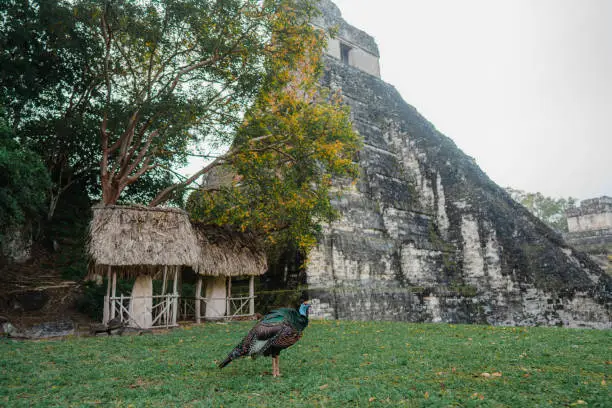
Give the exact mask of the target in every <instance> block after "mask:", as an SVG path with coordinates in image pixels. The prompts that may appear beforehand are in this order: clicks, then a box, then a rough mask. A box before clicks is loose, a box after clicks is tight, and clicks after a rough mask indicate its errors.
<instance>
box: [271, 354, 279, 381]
mask: <svg viewBox="0 0 612 408" xmlns="http://www.w3.org/2000/svg"><path fill="white" fill-rule="evenodd" d="M278 357H279V356H274V357H272V375H273V376H274V377H280V365H279V364H278Z"/></svg>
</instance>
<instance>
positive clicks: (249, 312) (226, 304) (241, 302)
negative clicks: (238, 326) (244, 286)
mask: <svg viewBox="0 0 612 408" xmlns="http://www.w3.org/2000/svg"><path fill="white" fill-rule="evenodd" d="M189 300H191V301H192V302H193V304H194V305H195V304H196V303H197V302H198V301H199V302H200V307H199V308H198V307H197V306H196V307H194V316H195V319H196V321H197V322H199V321H201V320H206V319H210V318H211V317H210V316H211V315H214V317H213V318H216V319H230V320H231V319H233V318H237V317H247V316H253V315H254V314H255V296H241V297H231V298H205V297H200V298H191V299H189ZM218 305H223V306H221V307H220V308H221V310H217V311H216V312H217V313H207V312H206V311H207V309H209V308H215V307H217V306H218ZM198 309H199V310H200V316H197V313H196V311H197V310H198ZM209 312H210V311H209Z"/></svg>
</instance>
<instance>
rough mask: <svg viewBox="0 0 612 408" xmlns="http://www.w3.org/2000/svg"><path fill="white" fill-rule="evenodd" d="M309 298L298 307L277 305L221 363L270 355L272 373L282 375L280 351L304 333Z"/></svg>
mask: <svg viewBox="0 0 612 408" xmlns="http://www.w3.org/2000/svg"><path fill="white" fill-rule="evenodd" d="M309 308H310V303H309V302H307V301H306V302H303V303H302V304H301V305H300V307H299V308H298V309H291V308H282V309H276V310H273V311H271V312H270V313H268V314H267V315H265V316H264V317H263V318H262V319H261V320H260V321H259V322H258V323H257V324H256V325H255V326H253V328H252V329H251V330H250V331H249V333H248V334H247V335H246V336H245V337H244V338H243V339H242V341H241V342H240V344H238V345H237V346H236V347H235V348H234V349H233V350H232V351H231V352H230V353H229V354H228V355H227V357H226V358H225V360H223V361H222V362H221V364H219V368H223V367H225V366H226V365H228V364H229V363H231V362H232V361H233V360H235V359H237V358H240V357H246V356H251V357H252V358H256V357H257V356H260V355H263V356H271V357H272V375H273V376H274V377H278V376H280V367H279V354H280V352H281V351H282V350H284V349H286V348H287V347H290V346H293V345H294V344H295V343H297V341H298V340H299V339H300V338H301V337H302V333H303V331H304V329H305V328H306V326H308V310H309Z"/></svg>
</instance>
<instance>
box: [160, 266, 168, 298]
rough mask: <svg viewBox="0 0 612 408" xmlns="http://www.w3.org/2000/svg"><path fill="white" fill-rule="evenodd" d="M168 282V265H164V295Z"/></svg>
mask: <svg viewBox="0 0 612 408" xmlns="http://www.w3.org/2000/svg"><path fill="white" fill-rule="evenodd" d="M167 281H168V265H164V281H163V282H162V292H161V294H162V295H165V294H166V282H167Z"/></svg>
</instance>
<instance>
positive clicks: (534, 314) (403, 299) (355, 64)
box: [279, 0, 612, 328]
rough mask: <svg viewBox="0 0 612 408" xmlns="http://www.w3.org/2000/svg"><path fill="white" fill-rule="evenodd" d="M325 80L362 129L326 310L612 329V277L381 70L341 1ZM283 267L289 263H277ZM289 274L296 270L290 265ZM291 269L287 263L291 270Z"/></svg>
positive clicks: (333, 17) (316, 276) (319, 262)
mask: <svg viewBox="0 0 612 408" xmlns="http://www.w3.org/2000/svg"><path fill="white" fill-rule="evenodd" d="M320 8H321V10H322V12H323V15H322V16H321V17H320V18H319V19H318V20H317V21H316V22H315V24H316V25H317V26H320V27H323V28H335V29H336V30H337V33H338V35H337V38H335V39H332V40H331V41H330V42H329V47H328V55H327V57H326V58H325V65H326V67H325V74H324V78H323V82H324V84H325V85H326V86H328V87H330V88H331V89H333V90H339V91H341V92H342V95H343V97H344V100H345V102H346V103H347V104H348V105H349V106H350V108H351V114H352V121H353V125H354V127H355V129H356V130H357V131H358V132H359V133H360V134H361V135H362V136H363V138H364V146H363V149H362V151H361V152H360V153H359V157H358V163H359V166H360V169H361V174H360V177H359V180H358V182H357V183H356V185H350V186H347V189H346V190H345V192H344V193H343V194H342V195H341V196H340V197H339V198H336V199H334V205H335V207H336V208H337V209H338V210H339V211H340V213H341V214H342V217H341V219H340V220H338V221H337V222H334V223H333V224H332V225H329V226H326V227H325V229H324V231H323V234H322V238H321V239H320V243H319V245H318V247H317V248H316V249H315V250H314V251H313V252H312V253H311V256H310V262H309V263H308V264H307V269H306V278H305V280H306V283H307V286H308V288H309V292H310V294H311V298H313V303H314V304H315V307H313V312H314V313H316V314H317V315H318V316H319V317H322V318H336V319H358V320H372V319H376V320H402V321H413V322H462V323H488V324H499V325H564V326H569V327H597V328H610V327H612V325H611V321H612V315H611V310H612V306H611V304H612V278H610V277H609V276H607V275H606V274H605V273H604V272H603V271H602V270H601V268H600V267H598V266H597V265H596V264H595V263H594V262H593V261H592V260H591V259H590V258H589V257H588V256H587V255H585V254H583V253H581V252H578V251H575V250H574V249H572V247H570V246H568V245H567V244H566V243H565V242H564V240H563V237H561V236H560V235H559V234H558V233H556V232H554V231H553V230H551V229H550V228H549V227H547V226H546V225H545V224H543V223H542V222H541V221H540V220H538V219H537V218H536V217H534V216H533V215H532V214H530V213H529V211H528V210H527V209H525V208H524V207H522V206H521V205H520V204H518V203H516V202H514V201H513V200H512V198H511V197H510V196H509V195H508V194H507V193H506V192H505V191H504V189H503V188H501V187H499V186H498V185H496V184H495V183H494V182H493V181H491V180H490V179H489V178H488V177H487V175H486V174H485V173H484V172H483V171H482V170H481V169H480V168H479V167H478V166H477V165H476V163H475V162H474V160H473V159H472V158H470V157H469V156H467V155H466V154H464V153H463V152H462V151H461V150H460V149H459V148H458V147H457V146H456V145H455V143H454V142H453V141H452V140H451V139H449V138H448V137H446V136H444V135H443V134H441V133H440V132H438V131H437V130H436V128H435V127H434V125H432V124H431V123H430V122H428V121H427V120H426V119H424V118H423V117H422V116H421V115H420V114H419V113H418V112H417V111H416V109H415V108H413V107H412V106H410V105H408V104H407V103H406V102H405V101H404V100H403V99H402V97H401V96H400V95H399V93H398V92H397V90H396V89H395V88H394V87H393V86H391V85H389V84H387V83H385V82H383V81H382V80H381V79H380V69H379V62H378V59H379V52H378V47H377V45H376V42H375V41H374V39H373V38H372V37H371V36H369V35H368V34H366V33H365V32H363V31H361V30H358V29H356V28H354V27H352V26H350V25H349V24H347V23H346V22H345V21H344V20H343V19H342V16H341V14H340V11H339V9H338V8H337V7H336V6H335V5H334V4H333V3H332V2H331V1H330V0H321V2H320ZM279 269H280V270H282V268H279ZM285 271H286V269H285ZM285 275H286V272H285Z"/></svg>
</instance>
